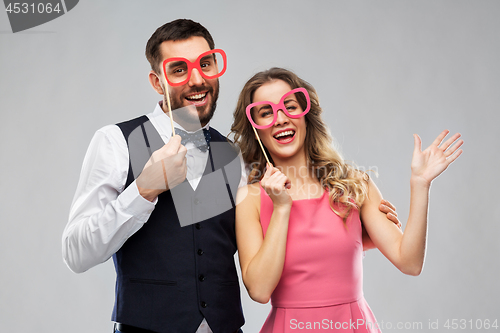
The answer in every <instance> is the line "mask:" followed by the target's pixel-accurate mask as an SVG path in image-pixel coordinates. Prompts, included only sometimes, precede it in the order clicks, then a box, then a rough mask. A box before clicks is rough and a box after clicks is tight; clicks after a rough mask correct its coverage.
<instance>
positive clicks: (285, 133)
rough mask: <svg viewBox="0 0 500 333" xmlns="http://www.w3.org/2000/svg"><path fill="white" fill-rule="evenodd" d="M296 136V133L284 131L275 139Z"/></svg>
mask: <svg viewBox="0 0 500 333" xmlns="http://www.w3.org/2000/svg"><path fill="white" fill-rule="evenodd" d="M294 134H295V132H294V131H284V132H280V133H278V134H276V135H275V136H274V137H275V138H276V139H278V138H281V137H284V136H288V135H294Z"/></svg>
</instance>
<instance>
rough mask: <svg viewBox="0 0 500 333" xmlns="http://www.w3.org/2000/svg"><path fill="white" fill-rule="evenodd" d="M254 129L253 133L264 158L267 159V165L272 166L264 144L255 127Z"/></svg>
mask: <svg viewBox="0 0 500 333" xmlns="http://www.w3.org/2000/svg"><path fill="white" fill-rule="evenodd" d="M252 128H253V131H254V132H255V136H256V137H257V141H259V145H260V148H261V149H262V152H263V153H264V157H265V158H266V161H267V163H269V164H271V165H272V163H271V162H269V158H268V157H267V154H266V150H265V149H264V146H263V145H262V142H261V141H260V137H259V134H257V130H256V129H255V127H253V126H252Z"/></svg>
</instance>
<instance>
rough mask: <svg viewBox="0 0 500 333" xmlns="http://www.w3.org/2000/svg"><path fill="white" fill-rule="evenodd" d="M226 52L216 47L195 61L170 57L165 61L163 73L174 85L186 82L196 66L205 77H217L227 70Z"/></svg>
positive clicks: (169, 82)
mask: <svg viewBox="0 0 500 333" xmlns="http://www.w3.org/2000/svg"><path fill="white" fill-rule="evenodd" d="M226 60H227V59H226V53H225V52H224V51H223V50H221V49H214V50H210V51H207V52H204V53H202V54H200V56H199V57H198V59H196V60H195V61H194V62H191V61H189V60H188V59H186V58H180V57H177V58H168V59H165V60H164V61H163V73H165V78H166V79H167V82H168V84H169V85H171V86H172V87H175V86H181V85H183V84H186V83H187V82H188V81H189V79H190V78H191V73H192V71H193V68H196V69H197V70H198V72H199V73H200V74H201V76H202V77H204V78H205V79H215V78H218V77H219V76H221V75H222V74H224V72H225V71H226Z"/></svg>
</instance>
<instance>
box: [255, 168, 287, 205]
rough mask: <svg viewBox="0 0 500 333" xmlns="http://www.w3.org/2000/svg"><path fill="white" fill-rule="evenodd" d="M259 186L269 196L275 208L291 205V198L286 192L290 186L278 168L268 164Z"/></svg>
mask: <svg viewBox="0 0 500 333" xmlns="http://www.w3.org/2000/svg"><path fill="white" fill-rule="evenodd" d="M260 185H261V186H262V188H263V189H264V191H266V193H267V195H269V197H270V198H271V200H272V201H273V204H274V206H275V207H276V206H291V205H292V197H291V196H290V194H289V193H288V191H287V189H289V188H290V187H291V186H292V184H291V182H290V180H289V179H288V177H287V176H285V174H283V173H282V172H281V171H280V170H279V169H278V168H275V167H273V166H272V165H271V164H269V163H268V164H267V167H266V172H265V173H264V177H263V178H262V180H261V181H260Z"/></svg>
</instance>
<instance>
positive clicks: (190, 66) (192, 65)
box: [162, 49, 227, 87]
mask: <svg viewBox="0 0 500 333" xmlns="http://www.w3.org/2000/svg"><path fill="white" fill-rule="evenodd" d="M216 53H219V54H220V55H221V56H222V60H223V64H222V65H223V66H224V67H223V68H222V70H220V71H219V72H218V73H217V74H215V75H207V74H206V73H205V72H204V71H203V69H202V68H201V66H200V60H201V59H203V58H204V57H206V56H207V55H213V56H214V57H215V54H216ZM173 61H183V62H185V63H186V64H187V72H188V74H187V78H186V79H185V80H183V81H181V82H172V81H170V80H169V79H168V75H167V68H166V66H167V64H168V63H169V62H173ZM216 65H217V66H219V65H220V64H216ZM162 67H163V74H164V75H165V79H166V80H167V82H168V84H169V85H170V86H172V87H175V86H182V85H183V84H186V83H187V82H188V81H189V79H190V78H191V73H192V72H193V68H196V69H197V70H198V72H199V73H200V74H201V76H202V77H203V78H205V79H209V80H210V79H215V78H218V77H220V76H221V75H222V74H224V73H225V72H226V68H227V56H226V52H224V50H222V49H213V50H210V51H207V52H204V53H202V54H200V55H199V56H198V58H197V59H196V60H195V61H194V62H191V61H189V60H188V59H186V58H182V57H174V58H168V59H165V60H164V61H163V64H162Z"/></svg>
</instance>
